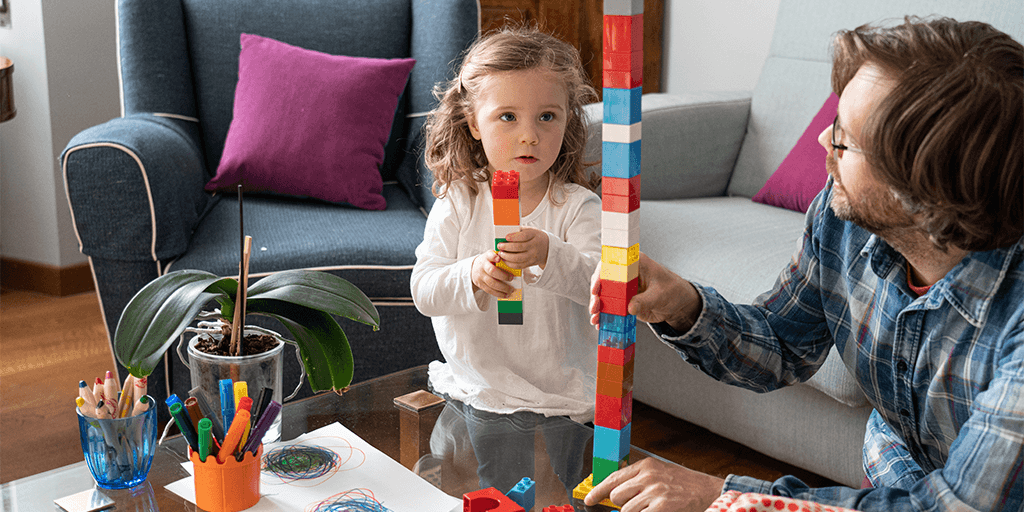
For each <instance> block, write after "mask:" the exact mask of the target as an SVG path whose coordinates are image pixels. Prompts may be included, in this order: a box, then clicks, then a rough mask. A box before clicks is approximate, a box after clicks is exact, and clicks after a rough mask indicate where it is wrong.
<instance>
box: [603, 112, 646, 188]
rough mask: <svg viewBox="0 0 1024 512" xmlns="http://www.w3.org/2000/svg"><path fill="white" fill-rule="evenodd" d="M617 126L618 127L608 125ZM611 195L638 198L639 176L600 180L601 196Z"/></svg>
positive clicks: (610, 177)
mask: <svg viewBox="0 0 1024 512" xmlns="http://www.w3.org/2000/svg"><path fill="white" fill-rule="evenodd" d="M608 126H618V125H608ZM608 194H611V195H613V196H637V197H640V175H639V174H637V175H636V176H633V177H632V178H616V177H614V176H608V177H602V178H601V195H602V196H604V195H608Z"/></svg>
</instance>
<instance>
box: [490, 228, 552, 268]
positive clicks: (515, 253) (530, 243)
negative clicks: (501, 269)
mask: <svg viewBox="0 0 1024 512" xmlns="http://www.w3.org/2000/svg"><path fill="white" fill-rule="evenodd" d="M505 240H507V241H506V242H502V243H500V244H498V251H500V252H499V253H498V255H499V256H501V259H502V261H504V262H505V264H506V265H508V266H509V267H512V268H515V269H523V268H526V267H532V266H533V265H538V266H540V268H542V269H543V268H544V266H545V265H547V263H548V235H547V233H545V232H543V231H541V230H539V229H534V228H522V229H520V230H519V231H516V232H515V233H509V234H508V235H507V236H506V237H505Z"/></svg>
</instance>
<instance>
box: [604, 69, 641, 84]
mask: <svg viewBox="0 0 1024 512" xmlns="http://www.w3.org/2000/svg"><path fill="white" fill-rule="evenodd" d="M643 84H644V71H643V69H642V68H641V69H633V70H629V71H614V70H610V69H606V70H604V71H602V72H601V87H603V88H605V89H634V88H636V87H640V86H641V85H643Z"/></svg>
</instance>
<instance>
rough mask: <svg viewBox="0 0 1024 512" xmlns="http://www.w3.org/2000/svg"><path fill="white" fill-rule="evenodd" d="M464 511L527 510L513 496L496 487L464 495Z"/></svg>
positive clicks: (497, 511)
mask: <svg viewBox="0 0 1024 512" xmlns="http://www.w3.org/2000/svg"><path fill="white" fill-rule="evenodd" d="M462 512H526V510H525V509H523V507H522V506H521V505H519V504H518V503H516V502H515V501H514V500H513V499H512V498H509V497H508V496H505V495H504V494H502V493H501V491H499V490H497V489H495V488H494V487H488V488H486V489H480V490H478V491H473V492H467V493H466V494H463V495H462Z"/></svg>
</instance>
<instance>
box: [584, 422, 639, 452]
mask: <svg viewBox="0 0 1024 512" xmlns="http://www.w3.org/2000/svg"><path fill="white" fill-rule="evenodd" d="M632 429H633V424H632V423H629V424H628V425H626V426H625V427H622V430H615V429H612V428H608V427H601V426H598V425H595V426H594V458H598V459H605V460H622V459H624V458H626V456H627V455H629V437H630V434H631V433H632Z"/></svg>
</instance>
